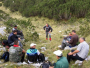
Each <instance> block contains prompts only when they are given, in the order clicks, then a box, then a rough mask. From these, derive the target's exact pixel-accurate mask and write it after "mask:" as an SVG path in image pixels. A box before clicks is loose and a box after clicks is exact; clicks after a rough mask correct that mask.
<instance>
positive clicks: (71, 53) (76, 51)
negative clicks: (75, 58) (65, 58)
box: [68, 50, 79, 55]
mask: <svg viewBox="0 0 90 68" xmlns="http://www.w3.org/2000/svg"><path fill="white" fill-rule="evenodd" d="M78 52H79V50H75V51H74V52H70V53H68V55H73V54H76V53H78Z"/></svg>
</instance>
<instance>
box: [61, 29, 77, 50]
mask: <svg viewBox="0 0 90 68" xmlns="http://www.w3.org/2000/svg"><path fill="white" fill-rule="evenodd" d="M77 43H78V35H77V34H76V31H75V30H72V37H71V39H70V40H68V41H65V42H64V43H63V45H61V49H64V48H65V47H66V46H70V47H74V46H76V45H77Z"/></svg>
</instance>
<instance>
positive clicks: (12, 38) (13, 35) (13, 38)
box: [8, 30, 23, 47]
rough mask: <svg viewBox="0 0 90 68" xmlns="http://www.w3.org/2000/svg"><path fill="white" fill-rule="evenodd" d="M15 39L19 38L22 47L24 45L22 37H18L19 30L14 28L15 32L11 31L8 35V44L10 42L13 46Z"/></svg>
mask: <svg viewBox="0 0 90 68" xmlns="http://www.w3.org/2000/svg"><path fill="white" fill-rule="evenodd" d="M15 40H18V42H19V46H20V47H23V45H22V44H21V42H20V40H21V39H20V38H18V36H17V30H14V31H13V33H11V34H10V35H9V36H8V44H9V45H10V46H13V45H14V41H15Z"/></svg>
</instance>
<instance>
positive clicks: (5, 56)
mask: <svg viewBox="0 0 90 68" xmlns="http://www.w3.org/2000/svg"><path fill="white" fill-rule="evenodd" d="M1 59H4V61H5V62H7V61H9V52H4V54H3V55H2V56H1Z"/></svg>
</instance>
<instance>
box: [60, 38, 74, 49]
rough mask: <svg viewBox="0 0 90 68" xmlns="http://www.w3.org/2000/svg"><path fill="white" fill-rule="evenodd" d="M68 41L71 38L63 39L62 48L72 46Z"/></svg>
mask: <svg viewBox="0 0 90 68" xmlns="http://www.w3.org/2000/svg"><path fill="white" fill-rule="evenodd" d="M66 41H70V40H69V38H67V39H63V41H62V46H61V49H64V48H65V47H66V46H72V45H71V44H69V43H67V42H66Z"/></svg>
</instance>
